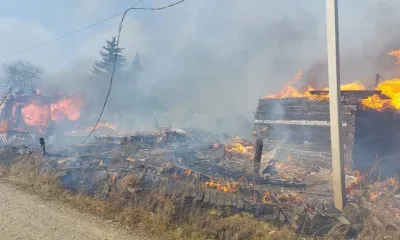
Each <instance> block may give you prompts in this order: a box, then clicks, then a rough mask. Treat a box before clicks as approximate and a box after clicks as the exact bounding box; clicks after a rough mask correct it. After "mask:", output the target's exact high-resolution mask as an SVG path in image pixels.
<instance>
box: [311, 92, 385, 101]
mask: <svg viewBox="0 0 400 240" xmlns="http://www.w3.org/2000/svg"><path fill="white" fill-rule="evenodd" d="M340 93H341V95H342V96H344V97H351V98H357V99H364V98H368V97H371V96H372V95H379V96H380V97H382V98H383V99H389V97H388V96H386V95H384V94H382V91H380V90H342V91H340ZM310 94H312V95H328V94H329V91H328V90H313V91H310Z"/></svg>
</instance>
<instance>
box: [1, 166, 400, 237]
mask: <svg viewBox="0 0 400 240" xmlns="http://www.w3.org/2000/svg"><path fill="white" fill-rule="evenodd" d="M16 162H18V161H16ZM38 164H39V160H38V159H37V160H35V159H34V158H32V159H31V160H29V162H24V163H15V164H13V165H12V166H11V167H9V168H7V169H4V168H3V170H2V171H0V175H2V177H3V178H4V177H7V178H10V179H13V182H15V183H16V185H17V186H19V187H20V188H23V189H24V190H25V191H30V192H32V193H34V194H37V195H39V196H41V197H42V198H44V199H46V200H51V201H58V202H60V203H63V204H67V205H69V206H72V207H74V208H76V209H78V210H80V211H83V212H88V213H93V214H95V215H99V216H101V217H104V218H105V219H109V220H113V221H115V222H118V223H120V224H121V226H127V227H129V228H130V229H134V230H135V231H143V232H145V233H146V234H148V235H151V236H154V237H155V238H159V237H161V236H162V237H163V238H164V239H188V240H190V239H196V240H197V239H229V240H231V239H232V240H235V239H237V240H239V239H266V240H278V239H287V240H291V239H293V240H295V239H311V238H303V237H299V236H298V235H296V234H295V233H294V232H293V231H292V230H291V229H289V228H287V227H282V228H280V227H278V226H277V225H274V224H272V223H268V222H265V221H259V220H256V219H254V218H253V217H252V216H251V215H250V214H246V213H241V214H230V213H229V209H211V210H208V211H204V209H203V210H200V209H199V208H195V207H193V206H189V207H188V206H184V205H183V204H177V202H175V201H174V199H172V198H168V197H165V196H164V195H163V194H162V193H161V192H159V191H157V190H154V191H152V192H145V193H141V194H139V195H138V196H137V197H126V195H125V193H124V192H118V191H115V192H113V193H112V194H111V195H110V196H109V198H107V199H106V200H101V199H96V198H93V197H90V196H88V195H86V194H85V193H74V192H71V191H69V190H66V189H64V188H61V187H60V185H59V184H58V182H57V180H56V178H55V177H54V176H53V175H51V174H46V173H39V172H38V171H37V169H38V167H37V165H38ZM134 182H135V180H134V179H132V178H131V177H126V178H123V179H122V180H121V181H120V184H124V185H129V184H132V183H134ZM130 196H132V195H130ZM347 230H348V229H346V228H344V227H343V226H340V227H336V228H335V229H334V230H333V231H331V234H330V235H329V236H326V237H323V238H318V239H324V240H328V239H332V240H333V239H346V232H347ZM314 239H317V238H314ZM358 239H371V240H372V239H374V240H375V239H377V240H378V239H400V236H399V233H397V235H396V233H393V231H388V230H387V225H383V226H381V227H376V224H374V221H373V216H370V217H369V218H368V220H367V221H366V222H365V225H364V230H363V232H362V233H360V235H359V237H358Z"/></svg>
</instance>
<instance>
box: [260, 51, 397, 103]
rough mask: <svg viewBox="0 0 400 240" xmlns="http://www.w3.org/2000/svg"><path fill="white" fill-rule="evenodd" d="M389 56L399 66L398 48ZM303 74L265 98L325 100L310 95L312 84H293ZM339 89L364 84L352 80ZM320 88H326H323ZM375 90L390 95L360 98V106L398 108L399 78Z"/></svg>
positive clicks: (361, 87)
mask: <svg viewBox="0 0 400 240" xmlns="http://www.w3.org/2000/svg"><path fill="white" fill-rule="evenodd" d="M388 54H389V55H390V56H393V57H395V58H396V61H395V63H396V64H398V65H399V66H400V49H396V50H393V51H391V52H389V53H388ZM302 76H303V74H302V72H301V71H300V72H299V73H297V74H296V76H295V77H294V78H293V80H291V81H289V82H288V83H286V84H285V85H284V86H283V88H282V90H281V91H280V92H278V93H276V94H272V95H268V96H266V97H265V98H269V99H271V98H273V99H282V98H307V99H311V100H325V99H327V98H328V96H327V95H324V96H316V95H311V94H310V91H311V90H315V89H314V88H313V87H312V86H308V87H307V89H304V90H299V89H297V88H296V87H294V86H293V85H294V84H295V83H297V82H298V81H299V80H300V79H301V78H302ZM340 89H341V90H365V89H366V88H365V86H364V84H362V83H361V82H358V81H356V82H352V83H349V84H344V85H341V86H340ZM322 90H328V88H324V89H322ZM375 90H379V91H381V93H382V94H383V95H386V96H388V97H390V98H391V99H382V98H381V97H380V96H379V95H373V96H371V97H368V98H366V99H363V100H361V104H362V106H364V107H365V108H369V109H374V110H377V111H382V110H384V109H389V108H391V109H396V110H400V78H394V79H387V80H385V81H382V82H380V83H379V84H378V86H376V88H375Z"/></svg>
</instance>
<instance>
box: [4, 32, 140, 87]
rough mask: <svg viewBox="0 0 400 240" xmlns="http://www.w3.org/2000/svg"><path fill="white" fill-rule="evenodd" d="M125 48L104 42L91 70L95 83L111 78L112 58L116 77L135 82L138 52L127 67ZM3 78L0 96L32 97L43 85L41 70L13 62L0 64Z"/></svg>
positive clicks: (138, 68)
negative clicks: (24, 95)
mask: <svg viewBox="0 0 400 240" xmlns="http://www.w3.org/2000/svg"><path fill="white" fill-rule="evenodd" d="M123 51H124V48H120V47H117V40H116V38H115V37H113V38H112V39H111V40H106V45H105V46H103V47H102V49H101V51H100V60H98V61H95V63H94V64H93V67H92V68H91V69H90V70H91V73H92V77H93V78H94V79H101V78H103V77H104V78H105V77H110V75H111V72H112V69H113V65H114V60H115V54H117V58H116V60H117V61H116V69H115V73H116V75H117V76H118V77H120V78H121V77H123V78H124V79H126V80H127V83H135V82H136V81H138V78H139V75H140V73H141V72H142V71H143V65H142V63H141V60H140V54H139V52H138V53H136V56H135V57H134V59H133V60H132V61H131V62H129V63H128V61H127V59H126V57H125V56H124V54H123ZM2 70H3V75H2V76H1V79H0V82H1V86H0V87H1V88H2V91H3V92H11V93H19V94H31V93H34V92H36V90H37V89H38V88H41V87H42V85H43V84H44V83H43V74H44V68H43V67H41V66H39V65H37V64H35V63H32V62H30V61H27V60H16V61H13V62H10V63H6V64H3V66H2Z"/></svg>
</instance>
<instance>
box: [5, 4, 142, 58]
mask: <svg viewBox="0 0 400 240" xmlns="http://www.w3.org/2000/svg"><path fill="white" fill-rule="evenodd" d="M141 1H142V0H139V1H138V2H137V3H136V4H135V5H133V6H136V5H138V4H139V3H140V2H141ZM124 13H125V11H124V12H120V13H117V14H115V15H113V16H111V17H109V18H106V19H103V20H101V21H98V22H96V23H93V24H91V25H89V26H86V27H84V28H80V29H78V30H76V31H73V32H70V33H67V34H65V35H62V36H60V37H57V38H54V39H51V40H49V41H47V42H43V43H40V44H38V45H35V46H32V47H29V48H25V49H23V50H20V51H17V52H14V53H11V54H8V55H4V56H1V57H0V60H2V59H5V58H9V57H12V56H15V55H18V54H21V53H24V52H28V51H31V50H33V49H36V48H40V47H43V46H45V45H47V44H50V43H53V42H56V41H58V40H61V39H63V38H66V37H69V36H71V35H74V34H76V33H79V32H82V31H84V30H86V29H89V28H92V27H94V26H97V25H99V24H102V23H104V22H107V21H109V20H111V19H114V18H116V17H119V16H121V15H123V14H124Z"/></svg>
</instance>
